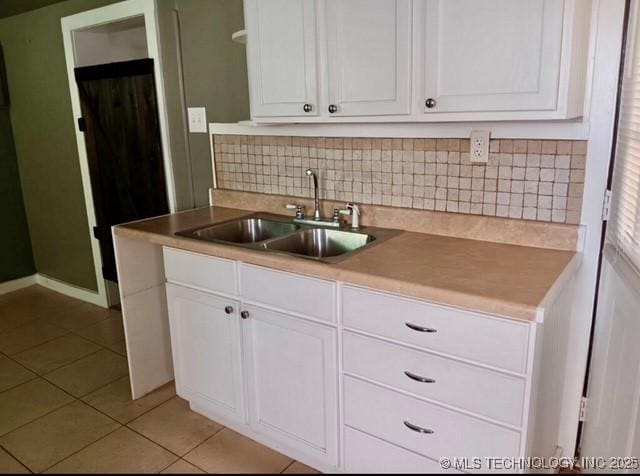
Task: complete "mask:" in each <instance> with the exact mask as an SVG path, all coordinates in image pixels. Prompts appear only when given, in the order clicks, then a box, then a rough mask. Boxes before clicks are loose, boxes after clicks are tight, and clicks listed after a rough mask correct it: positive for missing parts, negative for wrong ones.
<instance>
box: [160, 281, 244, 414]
mask: <svg viewBox="0 0 640 476" xmlns="http://www.w3.org/2000/svg"><path fill="white" fill-rule="evenodd" d="M167 303H168V306H169V325H170V328H171V348H172V350H173V364H174V367H175V376H176V391H177V393H178V395H180V396H181V397H182V398H184V399H186V400H189V401H190V402H192V403H195V404H196V405H198V406H201V407H206V408H208V409H210V410H211V411H214V412H215V413H218V414H220V415H223V416H224V417H226V418H227V419H229V420H232V421H237V422H243V421H244V420H245V412H244V398H243V388H242V364H241V362H242V361H241V354H240V322H239V319H238V312H239V311H238V306H239V304H238V302H237V301H234V300H231V299H228V298H222V297H217V296H214V295H211V294H207V293H203V292H200V291H195V290H193V289H189V288H186V287H182V286H176V285H173V284H167Z"/></svg>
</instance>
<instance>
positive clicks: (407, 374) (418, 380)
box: [404, 370, 436, 383]
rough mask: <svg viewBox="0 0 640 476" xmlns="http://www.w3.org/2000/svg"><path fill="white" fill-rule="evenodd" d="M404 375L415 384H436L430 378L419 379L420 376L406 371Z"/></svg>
mask: <svg viewBox="0 0 640 476" xmlns="http://www.w3.org/2000/svg"><path fill="white" fill-rule="evenodd" d="M404 374H405V375H406V376H407V377H409V378H410V379H411V380H415V381H416V382H422V383H436V381H435V380H433V379H432V378H428V377H420V375H416V374H414V373H411V372H409V371H408V370H405V371H404Z"/></svg>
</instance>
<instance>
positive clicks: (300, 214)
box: [284, 203, 304, 219]
mask: <svg viewBox="0 0 640 476" xmlns="http://www.w3.org/2000/svg"><path fill="white" fill-rule="evenodd" d="M284 207H285V208H286V209H288V210H295V211H296V218H298V219H303V218H304V205H298V204H296V203H287V204H286V205H285V206H284Z"/></svg>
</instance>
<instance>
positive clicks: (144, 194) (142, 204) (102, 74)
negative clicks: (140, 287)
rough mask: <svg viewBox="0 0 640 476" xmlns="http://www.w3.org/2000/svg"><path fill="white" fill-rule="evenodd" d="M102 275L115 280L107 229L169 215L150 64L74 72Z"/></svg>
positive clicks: (146, 61) (133, 63)
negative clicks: (80, 110)
mask: <svg viewBox="0 0 640 476" xmlns="http://www.w3.org/2000/svg"><path fill="white" fill-rule="evenodd" d="M75 76H76V82H77V84H78V90H79V92H80V102H81V107H82V115H83V117H82V119H81V120H80V121H79V127H80V128H81V130H83V131H84V133H85V142H86V147H87V158H88V161H89V174H90V177H91V189H92V192H93V201H94V207H95V214H96V222H97V226H96V227H95V229H94V235H95V237H96V238H97V239H98V240H99V242H100V252H101V254H102V265H103V266H102V273H103V276H104V278H105V279H109V280H112V281H117V274H116V265H115V254H114V250H113V240H112V236H111V227H112V226H113V225H118V224H120V223H125V222H128V221H133V220H140V219H142V218H149V217H153V216H157V215H163V214H166V213H168V212H169V205H168V201H167V187H166V182H165V173H164V163H163V158H162V143H161V138H160V124H159V119H158V105H157V100H156V89H155V79H154V74H153V60H151V59H143V60H135V61H126V62H121V63H111V64H105V65H97V66H86V67H82V68H76V70H75Z"/></svg>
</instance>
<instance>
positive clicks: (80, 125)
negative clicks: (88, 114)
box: [78, 117, 87, 132]
mask: <svg viewBox="0 0 640 476" xmlns="http://www.w3.org/2000/svg"><path fill="white" fill-rule="evenodd" d="M78 130H79V131H80V132H87V121H85V120H84V117H79V118H78Z"/></svg>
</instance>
